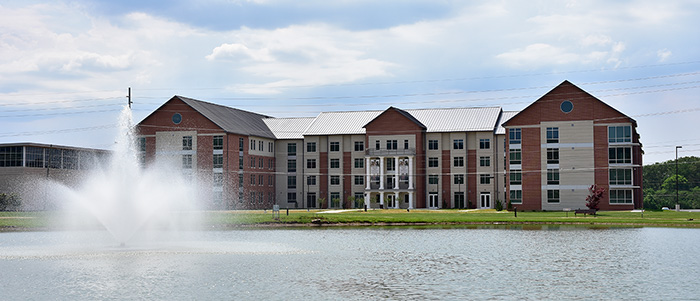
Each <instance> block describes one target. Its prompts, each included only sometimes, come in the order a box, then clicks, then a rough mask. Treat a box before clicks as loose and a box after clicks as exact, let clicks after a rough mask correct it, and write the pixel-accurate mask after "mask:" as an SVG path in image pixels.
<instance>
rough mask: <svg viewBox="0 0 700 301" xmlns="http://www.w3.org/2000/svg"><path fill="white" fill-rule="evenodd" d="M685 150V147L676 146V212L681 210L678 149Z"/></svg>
mask: <svg viewBox="0 0 700 301" xmlns="http://www.w3.org/2000/svg"><path fill="white" fill-rule="evenodd" d="M679 148H683V146H680V145H677V146H676V211H680V210H681V204H680V203H679V202H678V149H679Z"/></svg>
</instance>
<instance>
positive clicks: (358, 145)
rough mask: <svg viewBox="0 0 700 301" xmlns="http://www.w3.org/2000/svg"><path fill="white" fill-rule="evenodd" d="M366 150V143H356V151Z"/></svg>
mask: <svg viewBox="0 0 700 301" xmlns="http://www.w3.org/2000/svg"><path fill="white" fill-rule="evenodd" d="M364 150H365V142H364V141H355V151H356V152H361V151H364Z"/></svg>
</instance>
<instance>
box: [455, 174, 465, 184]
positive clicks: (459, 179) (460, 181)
mask: <svg viewBox="0 0 700 301" xmlns="http://www.w3.org/2000/svg"><path fill="white" fill-rule="evenodd" d="M453 178H454V182H453V183H454V184H455V185H460V184H464V175H454V176H453Z"/></svg>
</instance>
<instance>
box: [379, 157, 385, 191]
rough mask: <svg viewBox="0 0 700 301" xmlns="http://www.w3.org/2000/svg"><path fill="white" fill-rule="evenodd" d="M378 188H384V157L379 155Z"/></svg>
mask: <svg viewBox="0 0 700 301" xmlns="http://www.w3.org/2000/svg"><path fill="white" fill-rule="evenodd" d="M379 189H384V157H379ZM383 201H384V200H382V202H383Z"/></svg>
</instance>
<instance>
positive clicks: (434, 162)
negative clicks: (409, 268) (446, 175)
mask: <svg viewBox="0 0 700 301" xmlns="http://www.w3.org/2000/svg"><path fill="white" fill-rule="evenodd" d="M438 166H439V164H438V158H437V157H430V158H428V167H438Z"/></svg>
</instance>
